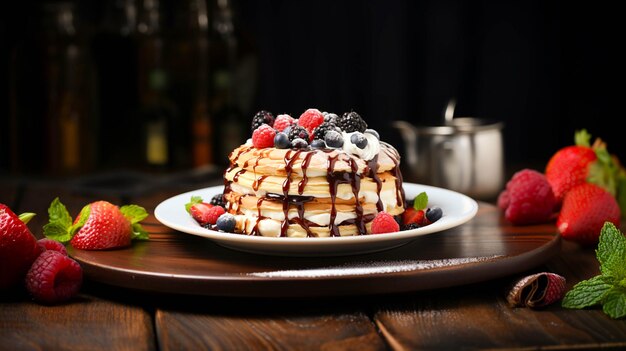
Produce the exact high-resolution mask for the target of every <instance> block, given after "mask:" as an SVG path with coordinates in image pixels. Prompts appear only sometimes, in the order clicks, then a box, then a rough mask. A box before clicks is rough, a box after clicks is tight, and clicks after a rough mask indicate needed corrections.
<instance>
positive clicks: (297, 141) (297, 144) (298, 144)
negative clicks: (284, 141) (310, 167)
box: [291, 138, 309, 149]
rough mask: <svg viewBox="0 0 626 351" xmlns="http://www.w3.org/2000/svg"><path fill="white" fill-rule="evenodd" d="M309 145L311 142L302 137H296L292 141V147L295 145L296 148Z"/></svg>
mask: <svg viewBox="0 0 626 351" xmlns="http://www.w3.org/2000/svg"><path fill="white" fill-rule="evenodd" d="M308 146H309V144H308V143H307V142H306V140H304V139H301V138H295V139H293V141H292V142H291V147H293V148H294V149H306V148H307V147H308Z"/></svg>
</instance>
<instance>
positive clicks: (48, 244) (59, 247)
mask: <svg viewBox="0 0 626 351" xmlns="http://www.w3.org/2000/svg"><path fill="white" fill-rule="evenodd" d="M37 244H38V245H39V247H40V248H41V251H42V252H43V251H48V250H53V251H58V252H60V253H62V254H64V255H65V256H67V250H66V249H65V246H64V245H63V244H61V243H60V242H58V241H56V240H52V239H48V238H43V239H39V240H37Z"/></svg>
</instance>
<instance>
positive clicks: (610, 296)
mask: <svg viewBox="0 0 626 351" xmlns="http://www.w3.org/2000/svg"><path fill="white" fill-rule="evenodd" d="M602 310H603V311H604V313H606V314H608V315H609V317H611V318H615V319H617V318H622V317H624V316H626V289H624V288H620V287H615V288H613V289H611V290H610V291H609V292H608V293H607V294H606V296H605V298H604V303H603V304H602Z"/></svg>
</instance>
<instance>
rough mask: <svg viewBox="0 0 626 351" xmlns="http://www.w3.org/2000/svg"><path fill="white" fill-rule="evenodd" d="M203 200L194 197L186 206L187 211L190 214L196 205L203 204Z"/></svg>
mask: <svg viewBox="0 0 626 351" xmlns="http://www.w3.org/2000/svg"><path fill="white" fill-rule="evenodd" d="M202 201H203V200H202V198H201V197H200V196H192V197H191V200H190V201H189V202H188V203H186V204H185V210H187V212H188V213H189V212H190V210H191V206H193V205H195V204H199V203H201V202H202Z"/></svg>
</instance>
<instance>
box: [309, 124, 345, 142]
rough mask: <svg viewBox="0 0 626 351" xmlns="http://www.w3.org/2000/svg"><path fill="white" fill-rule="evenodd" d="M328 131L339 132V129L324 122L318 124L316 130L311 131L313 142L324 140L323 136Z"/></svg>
mask: <svg viewBox="0 0 626 351" xmlns="http://www.w3.org/2000/svg"><path fill="white" fill-rule="evenodd" d="M329 130H336V131H339V128H337V126H336V125H335V124H334V123H330V122H324V123H322V124H320V125H319V126H318V127H317V128H315V129H313V140H317V139H319V140H324V136H325V135H326V132H327V131H329Z"/></svg>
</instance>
